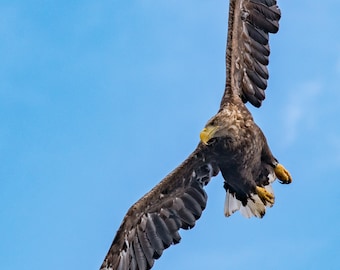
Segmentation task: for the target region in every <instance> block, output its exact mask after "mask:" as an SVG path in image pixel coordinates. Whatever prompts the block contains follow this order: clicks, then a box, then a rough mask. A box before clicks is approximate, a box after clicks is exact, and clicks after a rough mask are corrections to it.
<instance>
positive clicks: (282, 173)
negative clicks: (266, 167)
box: [274, 164, 292, 184]
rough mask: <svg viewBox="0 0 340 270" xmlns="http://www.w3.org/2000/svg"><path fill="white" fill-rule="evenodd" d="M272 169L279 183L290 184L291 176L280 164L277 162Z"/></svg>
mask: <svg viewBox="0 0 340 270" xmlns="http://www.w3.org/2000/svg"><path fill="white" fill-rule="evenodd" d="M274 171H275V175H276V177H277V179H278V180H279V182H280V183H281V184H290V183H291V182H292V176H291V175H290V173H289V172H288V171H287V170H286V168H285V167H283V165H282V164H277V165H276V167H275V168H274Z"/></svg>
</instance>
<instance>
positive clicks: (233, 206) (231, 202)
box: [224, 189, 242, 217]
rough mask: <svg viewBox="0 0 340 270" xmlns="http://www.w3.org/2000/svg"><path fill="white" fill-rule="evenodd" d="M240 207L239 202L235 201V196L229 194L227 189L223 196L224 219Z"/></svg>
mask: <svg viewBox="0 0 340 270" xmlns="http://www.w3.org/2000/svg"><path fill="white" fill-rule="evenodd" d="M241 205H242V204H241V202H240V201H239V200H238V199H236V197H235V195H234V194H231V193H230V192H229V189H228V190H227V194H226V196H225V203H224V215H225V216H226V217H229V216H231V215H232V214H233V213H234V212H236V211H237V210H239V209H240V207H241Z"/></svg>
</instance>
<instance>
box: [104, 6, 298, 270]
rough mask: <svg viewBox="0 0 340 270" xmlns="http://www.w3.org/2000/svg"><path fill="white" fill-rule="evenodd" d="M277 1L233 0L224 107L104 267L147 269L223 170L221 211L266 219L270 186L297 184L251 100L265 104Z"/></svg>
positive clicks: (145, 203)
mask: <svg viewBox="0 0 340 270" xmlns="http://www.w3.org/2000/svg"><path fill="white" fill-rule="evenodd" d="M280 17H281V13H280V10H279V8H278V6H277V5H276V0H230V6H229V23H228V41H227V50H226V51H227V52H226V71H227V74H226V75H227V76H226V77H227V78H226V85H225V91H224V94H223V97H222V101H221V104H220V108H219V110H218V112H217V114H216V115H215V116H213V117H212V118H211V119H210V120H209V121H208V122H207V124H206V125H205V127H204V129H203V130H202V132H201V133H200V139H201V141H200V142H199V144H198V146H197V148H196V149H195V150H194V151H193V153H192V154H191V155H189V157H188V158H187V159H186V160H185V161H184V162H183V163H182V164H181V165H180V166H178V167H177V168H176V169H175V170H174V171H173V172H172V173H170V174H169V175H168V176H166V177H165V178H164V179H163V180H162V181H161V182H160V183H159V184H158V185H156V186H155V187H154V188H153V189H152V190H151V191H150V192H148V193H147V194H145V195H144V196H143V197H142V198H141V199H140V200H138V201H137V202H136V203H135V204H134V205H133V206H132V207H131V208H130V209H129V210H128V212H127V214H126V215H125V217H124V219H123V222H122V224H121V226H120V228H119V229H118V231H117V234H116V236H115V238H114V240H113V242H112V245H111V247H110V249H109V251H108V253H107V255H106V257H105V260H104V262H103V264H102V266H101V268H100V269H101V270H104V269H105V270H109V269H110V270H147V269H150V268H152V266H153V264H154V260H155V259H158V258H159V257H160V256H161V255H162V252H163V250H165V249H166V248H168V247H169V246H170V245H171V244H177V243H178V242H179V241H180V235H179V232H178V231H179V230H180V229H181V228H182V229H188V228H192V227H193V226H194V225H195V222H196V220H198V219H199V218H200V216H201V214H202V211H203V210H204V209H205V206H206V202H207V194H206V193H205V191H204V186H205V185H207V184H208V183H209V181H210V179H211V177H213V176H216V175H217V174H218V173H219V172H220V171H221V173H222V176H223V178H224V188H225V190H226V200H225V206H224V214H225V215H226V216H230V215H231V214H232V213H234V212H235V211H237V210H240V212H241V213H242V214H243V215H244V216H246V217H251V216H256V217H260V218H261V217H263V215H264V214H265V210H266V207H268V206H272V205H273V204H274V193H273V190H272V188H271V183H272V182H273V181H274V180H275V179H276V178H277V179H279V180H280V181H281V183H286V184H288V183H290V182H291V181H292V179H291V176H290V174H289V172H288V171H287V170H286V169H285V168H284V167H283V166H282V165H281V164H279V163H278V161H277V159H276V158H275V157H274V156H273V154H272V153H271V151H270V148H269V146H268V143H267V140H266V138H265V136H264V134H263V132H262V131H261V129H260V128H259V127H258V126H257V125H256V123H255V122H254V120H253V117H252V115H251V113H250V112H249V110H248V109H247V107H246V106H245V103H246V102H249V103H251V104H252V105H254V106H255V107H260V106H261V103H262V101H263V100H264V99H265V92H264V91H265V89H266V87H267V79H268V77H269V75H268V74H269V73H268V70H267V65H268V61H269V60H268V59H269V53H270V50H269V44H268V41H269V33H276V32H277V31H278V29H279V24H278V22H279V20H280Z"/></svg>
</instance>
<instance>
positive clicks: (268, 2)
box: [221, 0, 281, 108]
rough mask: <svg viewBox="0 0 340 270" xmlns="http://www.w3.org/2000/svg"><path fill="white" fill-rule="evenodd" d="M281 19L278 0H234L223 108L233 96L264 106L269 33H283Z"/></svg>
mask: <svg viewBox="0 0 340 270" xmlns="http://www.w3.org/2000/svg"><path fill="white" fill-rule="evenodd" d="M280 17H281V12H280V10H279V8H278V6H277V5H276V0H230V7H229V23H228V42H227V52H226V69H227V79H226V89H225V92H224V96H223V98H222V101H221V108H222V107H223V106H224V105H225V104H226V102H227V101H228V100H229V99H230V98H231V96H233V95H234V96H235V95H239V96H240V97H241V98H242V100H243V102H244V103H246V102H247V101H249V102H250V103H251V104H253V105H254V106H255V107H260V106H261V102H262V100H264V99H265V93H264V90H265V89H266V88H267V80H268V77H269V74H268V69H267V65H268V57H269V53H270V50H269V44H268V38H269V35H268V33H276V32H277V31H278V30H279V20H280Z"/></svg>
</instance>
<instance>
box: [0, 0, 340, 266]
mask: <svg viewBox="0 0 340 270" xmlns="http://www.w3.org/2000/svg"><path fill="white" fill-rule="evenodd" d="M279 5H280V8H281V11H282V19H281V22H280V31H279V33H278V34H277V35H275V36H271V43H270V44H271V49H272V54H271V58H270V66H269V70H270V80H269V87H268V89H267V98H266V100H265V102H264V104H263V106H262V107H261V108H260V109H252V112H253V114H254V117H255V119H256V121H257V123H258V124H259V125H260V127H261V128H262V129H263V131H264V133H265V134H266V136H267V139H268V142H269V144H270V146H271V148H272V151H273V153H274V155H275V156H276V157H277V158H278V159H279V161H280V162H281V163H283V164H284V165H285V166H286V167H287V168H288V169H289V170H290V172H291V173H292V175H293V180H294V182H293V183H292V184H291V185H289V186H288V185H285V186H283V185H280V184H278V183H275V185H274V190H275V194H276V204H275V206H274V207H273V208H271V209H269V210H268V211H267V214H266V216H265V217H264V218H263V219H261V220H260V219H245V218H243V217H242V216H241V215H240V214H239V213H236V214H234V215H233V216H232V217H230V218H225V217H224V215H223V203H224V196H225V192H224V189H223V187H222V186H223V180H222V178H221V177H220V176H218V177H216V178H214V179H213V180H212V181H211V183H210V184H209V186H208V187H207V189H206V190H207V193H208V196H209V200H208V206H207V208H206V210H205V211H204V213H203V215H202V217H201V219H200V220H199V221H198V222H197V224H196V226H195V228H194V229H192V230H191V231H182V233H181V235H182V241H181V243H180V244H179V245H176V246H172V247H171V248H169V249H167V250H166V251H165V252H164V254H163V256H162V257H161V259H160V260H158V261H156V264H155V267H154V268H153V269H162V270H167V269H241V270H242V269H249V268H252V269H264V270H266V269H279V270H280V269H338V268H339V266H340V258H339V254H338V251H339V240H340V230H339V228H340V217H339V216H340V211H339V204H340V194H339V190H340V179H339V173H340V124H339V121H340V120H339V119H338V118H339V116H340V106H339V102H340V89H339V88H340V87H339V85H340V35H339V31H338V27H339V25H340V19H339V16H338V15H339V14H338V10H339V9H340V2H339V1H338V0H325V1H321V2H320V1H307V0H301V1H279ZM227 14H228V1H222V0H216V1H203V0H196V1H193V0H188V1H179V0H173V1H161V0H158V1H154V0H145V1H116V0H110V1H109V0H101V1H87V0H83V1H47V0H46V1H23V0H21V1H15V0H11V1H2V3H1V9H0V36H1V42H0V59H1V61H0V117H1V125H0V163H1V166H0V185H1V188H0V216H1V222H0V268H1V269H19V268H25V269H46V267H48V268H49V269H97V268H98V267H99V265H100V264H101V262H102V260H103V258H104V256H105V254H106V252H107V250H108V248H109V246H110V244H111V242H112V239H113V237H114V235H115V232H116V230H117V229H118V227H119V225H120V223H121V221H122V218H123V216H124V215H125V213H126V211H127V209H128V208H129V207H130V206H131V205H132V204H133V203H134V202H135V201H136V200H137V199H139V198H140V197H141V196H142V195H143V194H145V193H146V192H147V191H148V190H150V189H151V188H152V187H153V186H154V185H155V184H156V183H158V182H159V181H160V180H161V179H162V178H163V177H164V176H165V175H167V174H168V173H169V172H170V171H171V170H173V169H174V168H175V167H176V166H177V165H179V164H180V163H181V162H182V161H183V160H184V159H185V158H186V157H187V156H188V155H189V154H190V153H191V151H192V150H193V149H194V148H195V146H196V144H197V143H198V134H199V131H200V130H201V129H202V127H203V126H204V124H205V123H206V121H207V120H208V119H209V118H210V117H211V116H212V115H213V114H215V113H216V111H217V109H218V106H219V102H220V98H221V96H222V93H223V88H224V81H225V66H224V65H225V63H224V52H225V39H226V27H227Z"/></svg>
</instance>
